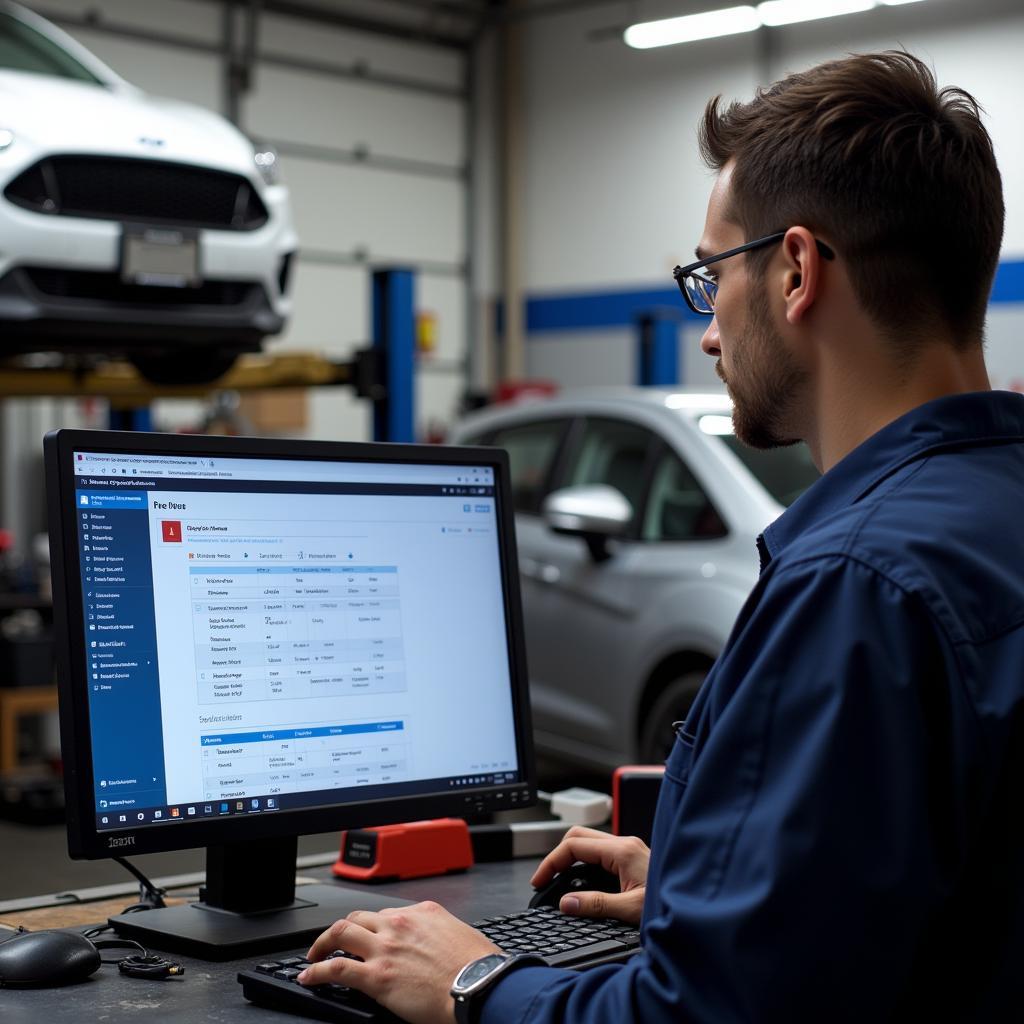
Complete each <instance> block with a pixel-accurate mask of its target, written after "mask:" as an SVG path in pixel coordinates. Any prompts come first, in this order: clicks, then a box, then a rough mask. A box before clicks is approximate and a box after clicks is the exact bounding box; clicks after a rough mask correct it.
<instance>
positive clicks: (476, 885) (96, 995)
mask: <svg viewBox="0 0 1024 1024" xmlns="http://www.w3.org/2000/svg"><path fill="white" fill-rule="evenodd" d="M536 866H537V861H536V860H535V859H532V858H528V859H523V860H518V861H508V862H505V863H498V864H478V865H477V866H476V867H474V868H473V869H472V870H470V871H468V872H465V873H464V874H458V875H446V876H444V877H440V878H421V879H415V880H413V881H411V882H395V883H391V884H388V885H385V886H366V887H365V888H366V889H367V891H368V892H374V893H389V894H391V893H393V894H394V895H396V896H401V897H403V898H404V899H411V900H436V901H437V902H438V903H441V904H443V905H444V906H445V907H447V908H448V909H449V910H450V911H451V912H452V913H453V914H455V915H456V916H457V917H461V918H462V919H463V920H464V921H476V920H479V919H480V918H482V917H489V916H493V915H495V914H503V913H510V912H512V911H514V910H521V909H522V908H524V907H525V906H526V904H527V902H528V899H529V895H530V891H531V890H530V876H531V875H532V874H533V870H534V868H535V867H536ZM302 873H303V874H304V875H315V876H318V878H323V877H326V876H327V874H328V872H327V869H317V870H315V871H309V870H304V871H303V872H302ZM346 885H348V886H351V887H358V886H356V885H355V883H351V882H348V883H346ZM299 891H300V894H301V889H300V890H299ZM292 952H295V953H304V952H305V949H302V950H294V951H292ZM105 955H106V956H108V957H109V956H112V955H113V954H112V952H110V951H108V952H107V953H106V954H105ZM274 955H280V956H285V955H288V954H286V953H285V952H281V953H280V954H274ZM173 959H176V960H180V961H181V962H182V963H184V965H185V975H184V977H182V978H180V979H168V980H166V981H146V980H144V979H140V978H126V977H124V976H123V975H121V974H120V972H119V971H118V970H117V968H116V967H101V968H100V969H99V971H97V972H96V973H95V974H94V975H93V976H92V977H91V978H90V979H89V980H88V981H85V982H82V983H81V984H79V985H72V986H69V987H67V988H53V989H0V1019H2V1020H3V1024H39V1022H41V1021H44V1022H45V1024H72V1022H74V1024H81V1022H82V1021H109V1022H110V1024H117V1022H119V1021H136V1020H138V1019H139V1015H140V1014H141V1013H143V1012H145V1013H146V1014H147V1016H148V1018H149V1019H153V1018H152V1017H151V1016H149V1015H150V1014H151V1013H152V1011H154V1010H155V1011H158V1012H159V1014H160V1017H159V1021H160V1024H186V1022H187V1024H236V1022H245V1024H260V1022H261V1021H265V1022H267V1024H284V1022H285V1021H290V1022H292V1024H294V1022H295V1021H297V1020H301V1019H302V1018H299V1017H295V1016H293V1015H291V1014H284V1013H278V1012H276V1011H273V1010H265V1009H262V1008H259V1007H254V1006H252V1005H251V1004H249V1003H248V1002H246V1000H245V999H244V998H243V997H242V988H241V986H240V985H239V984H238V983H237V981H236V980H235V975H236V973H237V972H238V971H239V970H240V969H241V968H243V967H248V966H250V965H251V964H253V963H255V962H257V960H258V959H259V957H247V958H246V959H244V960H235V961H228V962H227V963H209V962H207V961H203V960H193V959H191V958H190V957H177V956H175V957H173Z"/></svg>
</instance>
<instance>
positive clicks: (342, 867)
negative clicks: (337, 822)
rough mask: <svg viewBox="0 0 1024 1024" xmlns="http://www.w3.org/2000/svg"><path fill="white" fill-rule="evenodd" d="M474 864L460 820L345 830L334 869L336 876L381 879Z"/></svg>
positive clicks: (419, 875)
mask: <svg viewBox="0 0 1024 1024" xmlns="http://www.w3.org/2000/svg"><path fill="white" fill-rule="evenodd" d="M472 866H473V846H472V844H471V843H470V840H469V829H468V828H467V826H466V823H465V822H464V821H463V820H462V819H461V818H435V819H433V820H431V821H410V822H407V823H406V824H404V825H379V826H377V827H375V828H359V829H349V830H348V831H347V832H342V833H341V850H340V851H339V853H338V859H337V860H336V861H335V862H334V867H333V868H331V870H332V871H333V872H334V874H335V875H337V877H338V878H349V879H353V880H354V881H359V882H383V881H387V880H391V879H399V878H425V877H426V876H427V875H444V874H447V873H448V872H449V871H465V870H466V868H471V867H472Z"/></svg>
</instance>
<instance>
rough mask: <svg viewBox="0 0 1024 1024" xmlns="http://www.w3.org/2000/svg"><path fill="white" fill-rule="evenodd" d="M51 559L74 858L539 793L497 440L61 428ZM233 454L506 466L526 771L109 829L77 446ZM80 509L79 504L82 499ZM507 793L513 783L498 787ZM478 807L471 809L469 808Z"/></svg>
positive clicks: (505, 587) (518, 721) (507, 566)
mask: <svg viewBox="0 0 1024 1024" xmlns="http://www.w3.org/2000/svg"><path fill="white" fill-rule="evenodd" d="M43 448H44V461H45V469H46V491H47V512H48V517H49V531H50V566H51V576H52V583H53V610H54V627H55V636H56V644H57V683H58V696H59V717H60V734H61V747H62V752H63V754H62V756H63V761H64V789H65V798H66V822H67V833H68V852H69V854H70V856H71V857H72V858H74V859H87V860H97V859H102V858H107V857H117V856H123V855H125V854H127V853H157V852H166V851H171V850H184V849H192V848H196V847H204V846H205V847H209V846H219V845H223V844H229V843H237V842H245V841H247V840H255V839H269V838H275V837H282V836H292V835H312V834H316V833H322V832H333V831H340V830H342V829H346V828H357V827H366V826H373V825H387V824H393V823H397V822H402V821H411V820H421V819H425V818H437V817H446V816H453V817H459V816H466V815H467V813H472V811H474V810H475V809H476V808H477V807H479V806H480V805H481V804H482V805H484V806H486V807H487V809H494V808H495V806H496V805H501V804H505V805H506V806H507V805H508V804H509V802H510V801H509V798H510V797H511V794H512V793H515V794H516V795H517V799H516V806H520V807H523V806H530V805H532V804H534V803H535V802H536V793H537V785H536V766H535V762H534V750H533V728H532V719H531V715H530V698H529V683H528V676H527V671H526V651H525V644H524V640H523V617H522V605H521V601H520V591H519V570H518V559H517V555H516V544H515V521H514V516H513V510H512V506H511V497H510V496H511V487H510V479H509V464H508V455H507V453H506V452H504V451H503V450H501V449H498V448H481V447H468V446H460V447H455V446H451V447H449V446H445V447H439V446H437V445H416V444H391V443H387V444H384V443H373V442H347V441H293V440H282V439H279V438H257V437H221V436H207V435H177V434H158V433H133V432H126V431H108V430H71V429H62V430H56V431H52V432H51V433H49V434H47V435H46V437H45V439H44V445H43ZM75 451H99V452H110V453H111V454H115V455H117V454H152V455H185V454H194V455H198V456H204V455H205V456H212V457H217V456H224V457H235V458H247V457H255V458H279V459H292V460H296V459H302V460H311V461H317V460H326V461H344V462H396V463H414V464H424V463H431V464H435V465H438V464H439V465H444V464H450V465H477V466H490V467H492V468H493V470H494V473H495V482H496V499H497V500H496V501H495V510H496V514H497V517H498V530H497V534H498V551H499V558H500V562H501V577H502V591H503V597H504V607H505V623H506V635H507V638H508V643H507V649H508V656H509V675H510V680H511V689H512V713H513V720H514V728H515V732H516V756H517V760H518V762H519V775H520V781H518V782H516V783H512V784H503V785H500V786H499V785H480V786H472V787H467V788H459V789H456V790H452V791H451V792H447V791H445V792H439V793H436V794H427V795H412V796H404V797H403V796H395V797H386V798H381V799H376V800H367V801H359V802H354V803H352V804H350V805H344V804H342V805H333V806H330V807H316V808H295V809H282V810H279V811H274V812H267V813H259V814H251V815H232V816H230V817H228V818H200V819H197V820H194V821H184V822H181V823H177V822H174V823H170V822H169V823H167V824H164V825H157V826H146V827H143V828H138V827H132V826H125V827H124V828H120V829H116V830H110V831H106V830H105V831H102V832H101V831H98V830H97V827H96V822H95V817H96V806H95V786H94V777H93V765H92V757H91V753H92V740H91V735H92V734H91V723H90V717H89V699H88V679H87V671H86V661H87V659H86V656H85V655H86V649H85V628H84V627H85V618H84V616H85V609H84V607H83V600H82V588H81V568H80V561H79V545H78V535H77V519H76V517H75V516H73V515H71V514H70V513H71V511H73V510H75V509H74V503H73V500H70V499H71V498H72V497H73V494H74V491H75V489H76V477H75V472H74V459H73V453H74V452H75ZM75 511H76V510H75ZM498 794H503V795H502V796H498ZM467 807H468V808H469V811H467Z"/></svg>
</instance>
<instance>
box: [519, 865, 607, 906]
mask: <svg viewBox="0 0 1024 1024" xmlns="http://www.w3.org/2000/svg"><path fill="white" fill-rule="evenodd" d="M584 891H588V892H595V891H596V892H621V891H622V890H621V887H620V886H619V878H618V875H613V874H612V873H611V872H610V871H605V869H604V868H603V867H601V866H600V865H599V864H582V863H581V864H573V866H572V867H570V868H566V869H565V871H560V872H559V873H558V874H557V875H555V877H554V878H552V879H551V881H550V882H548V884H547V885H544V886H541V888H539V889H538V890H537V891H536V892H535V893H534V894H533V899H531V900H530V906H531V907H554V908H555V909H556V910H557V909H558V904H559V903H561V901H562V897H563V896H564V895H565V894H566V893H569V892H584Z"/></svg>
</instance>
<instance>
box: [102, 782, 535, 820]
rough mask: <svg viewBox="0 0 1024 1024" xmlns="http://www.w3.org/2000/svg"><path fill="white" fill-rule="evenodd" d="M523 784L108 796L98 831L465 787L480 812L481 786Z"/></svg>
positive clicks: (513, 800)
mask: <svg viewBox="0 0 1024 1024" xmlns="http://www.w3.org/2000/svg"><path fill="white" fill-rule="evenodd" d="M520 783H521V779H520V773H519V772H515V771H502V772H484V773H477V774H474V775H455V776H445V777H443V778H439V779H417V780H410V781H409V782H400V783H396V782H389V783H386V784H378V785H373V784H370V783H360V784H359V785H356V786H346V787H345V788H344V789H341V788H339V789H318V790H310V791H307V792H302V793H280V792H278V793H273V794H260V795H258V796H252V795H244V796H243V795H239V794H233V795H231V796H230V797H226V796H221V797H219V798H217V799H216V800H210V799H208V800H196V801H184V802H180V803H177V804H168V805H164V806H157V807H125V806H118V807H110V806H109V804H112V803H114V802H115V801H112V800H109V799H107V800H106V803H107V804H108V806H107V807H106V808H103V809H101V810H99V811H98V812H97V813H96V831H97V832H111V831H116V830H118V829H122V828H133V829H134V828H138V827H139V826H140V825H143V826H146V825H152V826H163V825H174V824H181V823H182V822H185V821H197V820H200V819H202V820H210V819H212V818H227V817H231V816H234V815H239V814H274V813H277V812H278V811H294V810H306V809H309V808H313V807H344V806H345V805H346V804H348V803H363V802H365V801H368V800H376V799H384V798H387V797H391V798H394V799H401V798H403V797H410V796H422V795H425V794H428V793H429V794H432V795H440V794H442V793H450V792H454V791H460V792H461V791H465V794H466V797H465V803H466V805H467V808H470V809H472V810H479V809H482V808H479V807H478V806H477V804H478V799H479V798H478V794H480V790H481V788H486V789H488V790H490V789H493V788H494V787H496V786H515V785H517V784H520ZM528 798H529V792H528V791H526V790H523V791H522V792H519V791H518V790H515V791H512V792H510V793H509V803H508V804H507V805H506V806H510V807H515V806H516V805H517V804H519V803H520V802H521V801H526V800H527V799H528ZM467 813H469V811H467Z"/></svg>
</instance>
